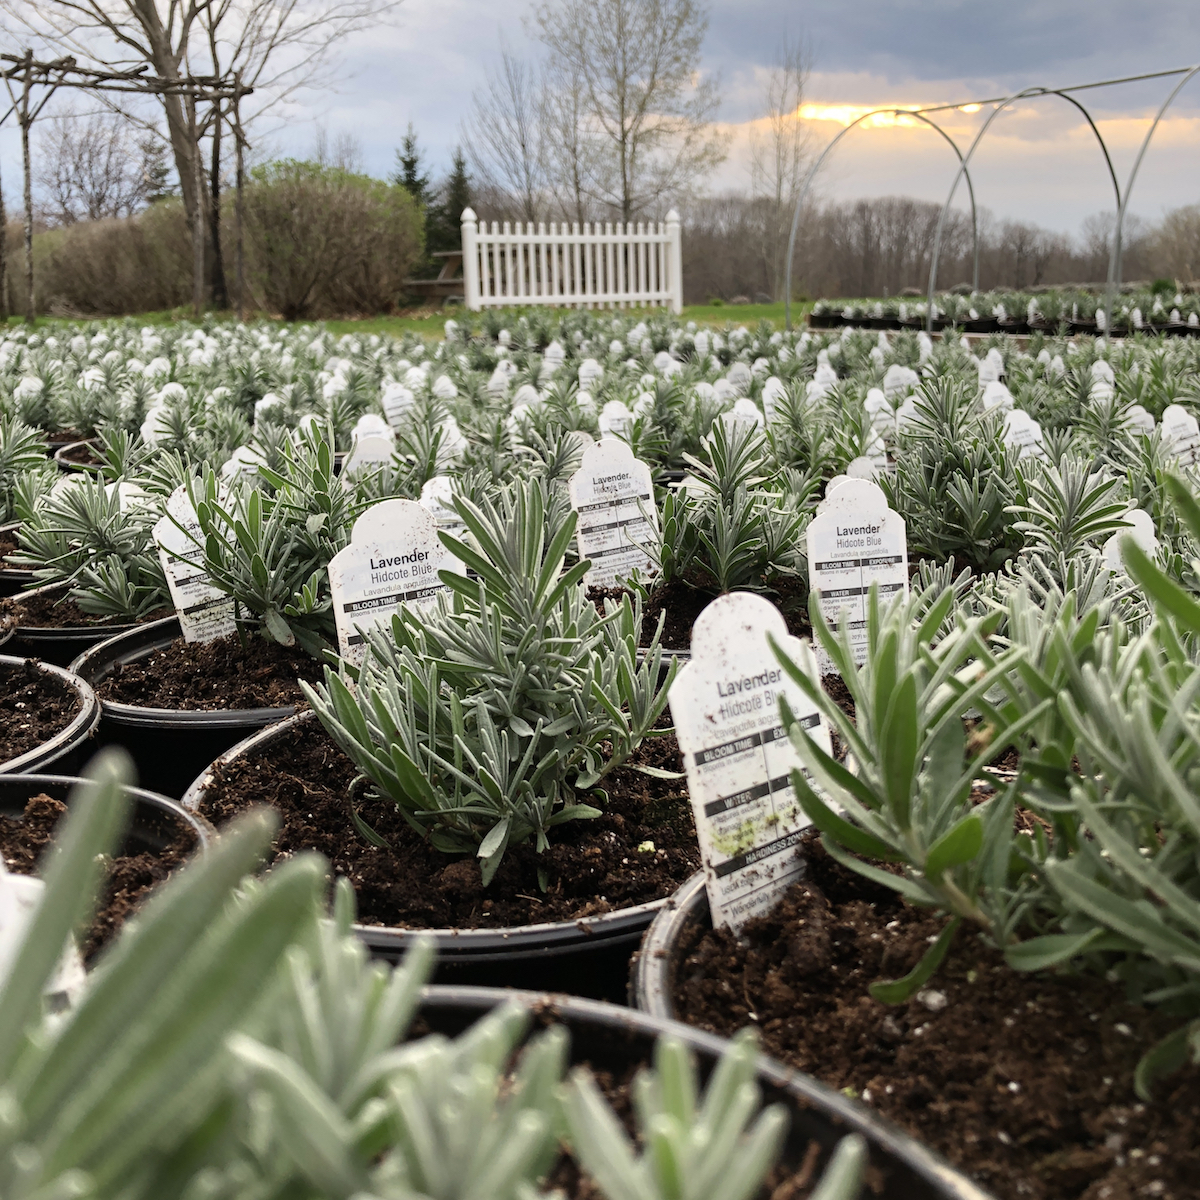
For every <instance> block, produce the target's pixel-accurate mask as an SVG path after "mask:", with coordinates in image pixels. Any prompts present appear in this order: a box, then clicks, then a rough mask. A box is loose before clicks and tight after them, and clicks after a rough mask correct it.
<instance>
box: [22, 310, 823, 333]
mask: <svg viewBox="0 0 1200 1200" xmlns="http://www.w3.org/2000/svg"><path fill="white" fill-rule="evenodd" d="M811 307H812V304H811V302H810V301H804V302H797V303H795V304H793V305H792V324H793V325H799V324H800V323H801V322H802V320H803V318H804V316H805V314H806V313H807V312H808V310H809V309H810V308H811ZM457 311H458V310H456V309H452V308H448V309H439V310H433V309H410V310H407V311H405V312H401V313H398V314H396V315H395V316H386V317H362V318H354V319H350V320H344V321H323V322H320V323H321V324H323V325H324V326H325V327H326V328H327V329H329V330H331V331H332V332H333V333H338V334H341V333H357V334H364V333H365V334H371V333H379V334H387V333H390V334H396V335H399V334H404V333H419V334H421V335H422V336H423V337H429V338H439V337H441V336H442V329H443V327H444V326H445V323H446V321H447V319H449V318H450V317H453V316H456V315H457ZM508 311H510V312H512V313H513V315H514V319H515V317H516V316H518V315H519V314H520V311H521V310H519V309H510V310H508ZM614 311H619V312H633V311H634V310H632V309H620V310H614ZM642 311H644V312H646V313H649V312H652V311H655V310H652V309H646V310H642ZM212 315H213V316H216V317H218V318H219V319H221V320H231V319H232V314H231V313H227V312H226V313H215V314H212ZM764 318H765V319H766V320H768V321H770V322H771V323H772V325H774V326H775V328H776V329H782V328H783V305H782V304H725V305H709V304H693V305H688V306H686V307H685V308H684V310H683V317H682V319H683V320H684V321H695V322H696V324H697V325H707V326H710V327H712V328H716V329H722V328H724V327H725V326H726V325H733V326H737V325H745V326H747V327H748V328H751V329H752V328H753V327H754V326H755V325H757V324H758V322H759V321H761V320H763V319H764ZM96 319H99V318H96ZM191 319H192V317H191V309H190V308H179V309H172V310H170V311H168V312H147V313H138V314H136V315H135V316H131V317H127V318H126V320H130V321H134V322H136V323H137V324H139V325H170V324H172V323H173V322H175V321H190V320H191ZM61 323H62V318H59V317H38V319H37V320H36V321H35V322H34V324H35V326H43V325H57V324H61ZM276 323H277V324H283V323H284V322H282V321H278V322H276ZM304 323H305V324H316V323H317V322H304ZM8 324H9V325H19V324H21V318H20V317H9V319H8Z"/></svg>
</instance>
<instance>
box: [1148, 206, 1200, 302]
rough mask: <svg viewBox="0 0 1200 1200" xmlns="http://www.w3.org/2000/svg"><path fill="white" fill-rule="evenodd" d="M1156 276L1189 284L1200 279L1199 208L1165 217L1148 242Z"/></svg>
mask: <svg viewBox="0 0 1200 1200" xmlns="http://www.w3.org/2000/svg"><path fill="white" fill-rule="evenodd" d="M1148 255H1149V260H1150V269H1151V270H1152V271H1153V272H1154V274H1155V275H1157V276H1159V277H1160V278H1161V277H1166V278H1171V279H1178V280H1180V281H1181V282H1184V283H1187V282H1190V281H1192V280H1196V279H1200V204H1188V205H1185V206H1184V207H1183V208H1177V209H1175V210H1174V211H1173V212H1169V213H1167V215H1166V216H1165V217H1163V220H1162V224H1161V225H1159V227H1158V228H1157V229H1156V230H1155V231H1154V233H1153V234H1152V235H1151V237H1150V239H1149V246H1148Z"/></svg>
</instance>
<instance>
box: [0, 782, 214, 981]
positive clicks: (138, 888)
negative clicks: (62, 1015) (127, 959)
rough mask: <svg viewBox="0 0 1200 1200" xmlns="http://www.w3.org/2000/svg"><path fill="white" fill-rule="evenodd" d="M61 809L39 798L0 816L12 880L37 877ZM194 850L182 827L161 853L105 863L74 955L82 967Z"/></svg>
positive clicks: (0, 842)
mask: <svg viewBox="0 0 1200 1200" xmlns="http://www.w3.org/2000/svg"><path fill="white" fill-rule="evenodd" d="M66 811H67V806H66V805H65V804H64V803H63V802H62V801H61V800H55V799H54V798H53V797H51V796H47V795H45V794H44V793H43V794H42V795H38V796H32V797H30V799H29V801H28V802H27V803H26V805H25V812H24V814H23V815H22V816H20V817H9V816H4V815H2V814H0V854H3V855H4V865H5V866H6V867H7V868H8V869H9V870H10V871H12V872H13V874H15V875H37V874H38V862H39V860H40V859H41V857H42V855H43V853H44V852H45V850H46V847H47V846H48V845H49V844H50V842H51V841H52V840H53V837H54V829H55V826H56V825H57V824H58V822H59V819H60V818H61V817H63V816H64V815H65V814H66ZM195 847H196V837H195V834H194V833H193V832H192V831H191V830H190V829H188V828H187V827H186V826H182V827H181V828H180V830H179V835H178V837H176V838H175V840H174V841H173V842H171V843H170V844H169V845H168V846H165V847H164V848H163V849H162V850H161V851H159V852H157V853H152V852H151V851H148V850H145V851H142V852H141V853H139V854H118V855H116V856H115V857H114V858H112V859H110V860H109V861H108V863H107V873H106V876H105V881H104V887H103V891H102V892H101V895H100V903H99V905H98V906H97V910H96V915H95V918H94V919H93V921H92V924H91V926H90V928H89V929H88V932H87V937H86V938H85V939H84V940H83V942H82V944H81V946H80V951H81V953H82V954H83V958H84V961H85V962H88V961H90V960H91V959H92V957H93V956H94V955H95V954H96V952H97V951H98V950H100V949H101V947H103V946H104V945H105V944H106V943H107V942H108V941H109V940H110V939H111V938H112V937H113V936H114V935H115V934H116V932H117V930H119V929H120V928H121V926H122V925H124V924H125V921H126V919H127V918H128V917H129V916H131V915H132V914H133V913H134V912H136V911H137V908H138V906H139V905H140V904H141V902H142V900H143V899H144V898H145V896H146V894H147V893H148V892H149V891H150V890H151V889H152V888H154V887H156V886H157V885H158V884H160V883H162V881H163V880H164V879H166V878H167V876H168V875H170V874H171V872H172V871H174V870H175V868H176V867H178V866H180V864H182V863H183V862H184V860H185V859H186V858H187V857H188V855H189V854H191V853H192V851H193V850H194V849H195Z"/></svg>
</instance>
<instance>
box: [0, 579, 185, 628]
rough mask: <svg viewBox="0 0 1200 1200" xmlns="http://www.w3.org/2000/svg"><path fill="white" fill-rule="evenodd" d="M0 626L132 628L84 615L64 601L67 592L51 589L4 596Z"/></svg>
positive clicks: (125, 621) (124, 621) (123, 620)
mask: <svg viewBox="0 0 1200 1200" xmlns="http://www.w3.org/2000/svg"><path fill="white" fill-rule="evenodd" d="M172 611H173V610H171V609H169V608H162V609H159V610H157V611H156V612H153V613H151V614H150V615H149V616H147V617H143V618H142V619H143V620H144V621H155V620H158V619H159V618H160V617H169V616H170V615H171V612H172ZM0 624H2V625H4V626H5V627H7V626H9V625H18V626H25V627H27V628H32V629H72V628H78V627H81V626H83V627H87V628H94V629H103V628H105V627H106V626H108V625H114V626H117V625H119V626H124V625H131V624H133V622H132V620H131V619H130V618H129V617H122V616H116V617H100V616H97V615H96V614H95V613H89V612H84V611H83V609H82V608H80V607H79V605H78V604H76V603H75V601H74V600H71V599H68V597H67V589H66V588H65V587H63V588H55V589H54V591H51V592H39V593H38V595H36V596H34V595H32V594H30V595H19V594H18V595H16V596H8V597H6V598H5V599H3V600H0Z"/></svg>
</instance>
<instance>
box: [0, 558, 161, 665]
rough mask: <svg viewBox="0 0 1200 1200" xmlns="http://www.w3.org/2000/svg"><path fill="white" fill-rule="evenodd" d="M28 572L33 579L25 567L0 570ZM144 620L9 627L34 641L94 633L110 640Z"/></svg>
mask: <svg viewBox="0 0 1200 1200" xmlns="http://www.w3.org/2000/svg"><path fill="white" fill-rule="evenodd" d="M18 571H19V572H21V573H22V574H28V576H29V577H30V578H31V579H32V578H33V572H32V571H27V570H26V569H25V568H24V567H6V568H4V570H3V571H0V575H6V574H7V575H11V574H12V573H14V572H18ZM70 588H71V585H70V584H69V583H43V584H41V585H40V586H39V587H35V588H24V589H22V590H21V591H19V592H17V593H16V594H15V595H12V596H6V597H5V599H7V600H24V599H26V598H27V597H29V596H42V595H45V594H46V593H47V592H65V591H69V590H70ZM142 624H143V623H142V622H138V621H131V622H129V623H127V624H125V625H10V626H9V629H10V631H11V632H12V635H13V636H14V637H21V638H24V639H26V640H32V641H47V642H49V641H54V640H55V639H60V640H63V641H70V640H72V639H74V638H80V637H84V636H89V637H90V636H92V635H93V634H97V633H102V634H104V635H105V636H104V638H103V639H102V640H103V641H109V640H111V639H112V638H114V637H117V636H119V635H120V634H122V633H128V632H129V631H130V630H131V629H140V628H142ZM71 669H72V670H74V669H75V664H74V663H73V662H72V663H71Z"/></svg>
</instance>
